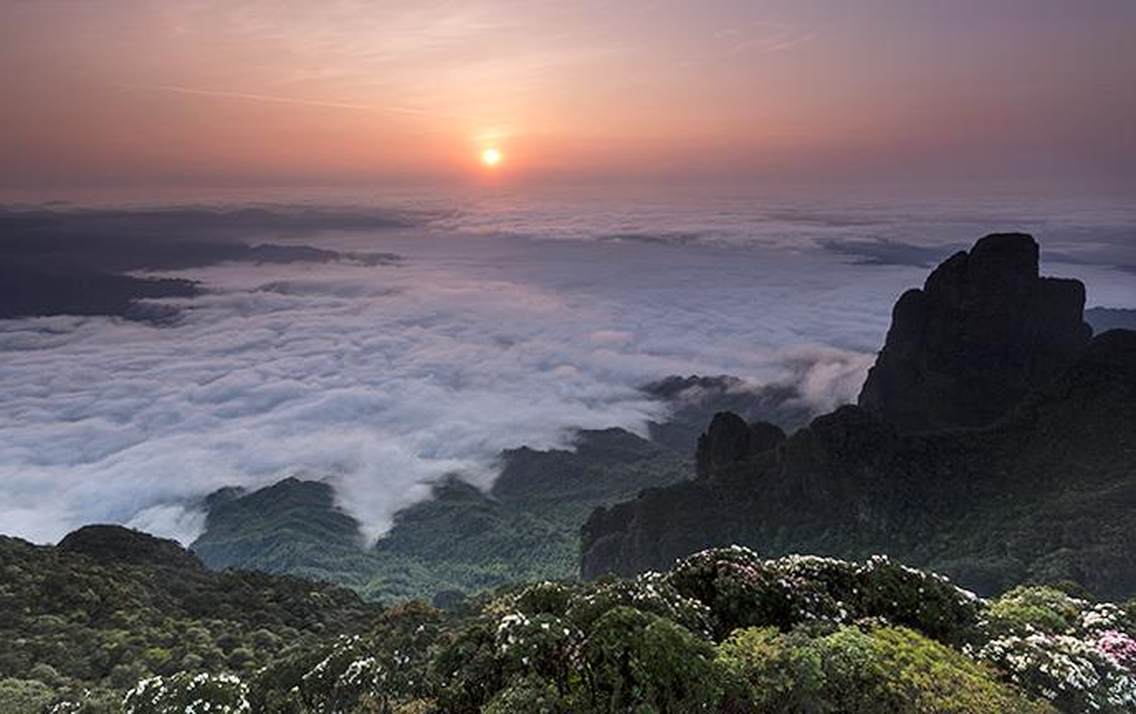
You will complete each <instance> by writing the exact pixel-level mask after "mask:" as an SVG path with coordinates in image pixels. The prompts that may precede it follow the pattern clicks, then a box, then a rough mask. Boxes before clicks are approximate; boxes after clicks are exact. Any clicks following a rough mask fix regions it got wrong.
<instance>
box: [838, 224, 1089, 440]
mask: <svg viewBox="0 0 1136 714" xmlns="http://www.w3.org/2000/svg"><path fill="white" fill-rule="evenodd" d="M1084 305H1085V287H1084V285H1083V284H1082V283H1081V282H1080V281H1078V280H1063V279H1057V278H1042V277H1039V275H1038V245H1037V243H1036V242H1035V241H1034V239H1033V238H1032V237H1030V236H1028V235H1025V234H1022V233H1000V234H993V235H988V236H986V237H985V238H982V239H981V240H979V241H978V242H977V243H975V245H974V247H973V248H972V249H971V250H970V252H969V253H968V252H966V251H961V252H959V253H956V254H955V255H953V256H951V257H950V258H949V259H947V260H946V261H944V262H943V263H942V264H941V265H939V267H937V268H936V269H935V270H934V272H932V273H931V275H930V277H928V278H927V281H926V283H925V284H924V286H923V289H922V290H919V289H913V290H909V291H907V292H906V293H904V294H903V296H902V297H900V299H899V301H898V302H897V303H896V305H895V309H894V310H893V312H892V324H891V328H890V329H889V330H888V335H887V342H886V343H885V344H884V348H883V350H882V351H881V352H880V354H879V357H878V358H877V360H876V364H875V366H874V367H872V369H871V371H870V372H869V373H868V379H867V381H866V382H865V384H864V388H863V390H862V391H861V393H860V399H859V403H860V406H861V407H863V408H864V409H866V410H868V411H870V412H872V413H874V414H876V415H878V416H879V417H881V418H883V419H885V420H886V421H888V422H890V423H892V424H893V425H895V426H896V428H898V429H900V430H903V431H908V432H914V431H928V430H933V429H939V428H949V427H977V426H984V425H987V424H990V423H992V422H994V421H995V420H997V419H998V418H1000V417H1002V416H1003V415H1004V414H1005V413H1006V412H1007V411H1008V410H1009V409H1010V408H1011V407H1012V406H1014V405H1015V404H1017V403H1018V402H1019V401H1021V399H1022V397H1024V396H1025V394H1026V393H1027V392H1029V391H1030V390H1031V389H1034V388H1036V387H1039V386H1041V385H1044V384H1046V383H1048V382H1050V381H1051V380H1053V379H1054V378H1055V377H1056V376H1057V375H1059V374H1060V373H1061V372H1062V371H1064V370H1065V369H1066V368H1068V367H1069V365H1070V364H1072V363H1073V361H1074V360H1075V359H1076V358H1077V356H1078V355H1080V354H1081V353H1082V352H1083V351H1084V349H1085V347H1086V345H1087V344H1088V342H1089V338H1090V337H1091V335H1092V329H1091V328H1090V327H1089V326H1088V325H1087V324H1086V323H1085V322H1084V319H1083V311H1084Z"/></svg>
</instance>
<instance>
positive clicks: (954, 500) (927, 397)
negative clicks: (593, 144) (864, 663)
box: [581, 235, 1136, 597]
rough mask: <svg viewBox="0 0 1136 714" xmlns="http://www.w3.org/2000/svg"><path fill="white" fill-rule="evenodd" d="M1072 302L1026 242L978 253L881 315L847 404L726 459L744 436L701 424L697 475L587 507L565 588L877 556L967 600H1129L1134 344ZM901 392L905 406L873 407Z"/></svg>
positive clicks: (1070, 285)
mask: <svg viewBox="0 0 1136 714" xmlns="http://www.w3.org/2000/svg"><path fill="white" fill-rule="evenodd" d="M1083 301H1084V289H1083V287H1082V286H1081V284H1080V283H1079V282H1077V281H1064V280H1054V279H1049V278H1039V277H1038V276H1037V246H1036V244H1035V243H1034V242H1033V240H1032V239H1031V238H1029V237H1028V236H1022V235H1002V236H990V237H987V238H985V239H983V240H981V241H979V243H978V244H977V245H976V246H975V248H974V249H973V250H972V251H970V253H969V254H967V253H961V254H959V255H957V256H955V257H953V258H951V259H950V260H948V261H946V262H945V263H944V264H943V265H941V266H940V267H939V268H938V269H936V271H935V273H934V274H933V275H932V276H931V278H929V279H928V281H927V285H926V287H925V288H924V289H923V290H920V291H912V292H909V293H907V294H906V295H905V296H904V297H903V298H902V299H901V300H900V302H899V304H897V306H896V311H895V312H896V315H895V318H894V324H893V326H892V330H891V332H890V333H889V336H888V344H887V346H886V347H885V349H884V351H883V353H881V356H880V360H879V362H877V365H876V367H875V368H874V370H873V376H872V379H871V380H870V383H869V384H868V385H866V386H865V389H864V395H863V396H862V398H861V404H862V405H861V406H845V407H842V408H840V409H837V410H836V411H835V412H833V413H831V414H826V415H823V416H820V417H817V418H816V419H814V420H813V421H812V422H811V423H810V424H809V425H808V426H807V427H805V428H803V429H800V430H798V431H797V432H796V433H794V434H793V435H791V436H789V437H788V438H787V439H785V440H784V441H783V442H781V443H780V444H779V445H778V446H777V448H774V449H769V450H765V451H763V452H760V453H755V454H753V453H751V454H749V455H748V456H741V457H739V455H744V454H745V453H746V452H747V448H746V447H745V446H743V445H744V444H747V443H748V441H747V439H748V438H749V437H748V434H747V431H748V426H747V425H746V424H745V422H744V420H742V419H741V418H738V417H736V416H732V415H731V416H722V417H721V418H718V419H715V421H716V422H718V423H717V424H713V425H711V428H710V430H709V431H708V432H707V434H706V438H705V439H704V442H703V448H702V449H701V453H700V456H701V458H700V462H701V464H702V469H700V472H701V473H702V474H708V475H709V478H699V479H695V480H691V481H686V482H683V483H679V484H676V485H673V486H669V487H666V488H656V489H649V490H647V491H644V492H643V493H641V494H640V495H639V496H638V497H637V498H636V499H634V500H632V501H627V502H624V503H620V504H616V505H614V506H611V507H607V508H600V509H597V510H596V511H594V512H593V513H592V515H591V517H590V518H589V519H588V522H587V523H586V524H585V526H584V528H583V530H582V539H583V548H582V558H581V574H582V575H583V576H584V577H586V578H592V577H597V576H599V575H602V574H604V573H616V574H620V575H631V574H634V573H638V572H643V571H646V570H660V569H665V568H667V567H669V566H670V564H671V563H673V562H674V560H675V559H676V558H680V557H683V556H686V555H688V554H690V553H693V552H696V551H698V550H701V549H703V548H707V547H713V546H720V545H728V544H731V543H740V544H743V545H748V546H750V547H753V548H755V549H757V550H758V551H759V552H761V553H763V554H765V555H768V556H777V555H783V554H787V553H816V554H824V555H833V556H839V557H845V558H854V559H855V558H864V557H867V556H869V555H871V554H873V553H888V554H890V555H892V556H893V557H896V558H900V559H903V560H906V561H908V562H910V563H913V564H916V565H920V566H926V567H931V568H933V569H935V570H938V571H940V572H945V573H947V574H949V575H951V576H952V577H954V578H955V579H956V580H958V581H959V582H960V583H961V584H962V585H964V586H966V587H970V588H972V589H975V590H977V591H979V592H981V593H985V594H990V593H995V592H998V591H1001V590H1004V589H1006V588H1008V587H1011V586H1013V585H1015V584H1018V583H1021V582H1027V581H1034V582H1056V581H1059V580H1071V581H1075V582H1078V583H1080V584H1081V585H1083V586H1085V587H1087V588H1088V589H1089V590H1091V591H1093V592H1095V593H1096V594H1097V595H1100V596H1104V597H1130V596H1131V595H1132V594H1134V593H1136V541H1134V540H1133V539H1132V538H1130V537H1129V535H1128V534H1129V533H1130V532H1132V531H1133V530H1136V332H1133V331H1128V330H1113V331H1109V332H1106V333H1104V334H1101V335H1098V336H1097V337H1095V338H1092V339H1091V340H1090V339H1089V334H1090V333H1089V330H1088V328H1087V326H1085V325H1084V324H1083V322H1082V320H1081V314H1082V306H1083ZM901 388H902V389H910V390H912V392H911V395H913V396H909V395H905V394H901V393H896V392H893V391H889V390H896V389H901ZM984 390H985V391H984ZM936 427H950V428H936ZM958 427H969V428H958Z"/></svg>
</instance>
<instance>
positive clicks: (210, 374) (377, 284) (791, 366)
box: [0, 203, 1136, 542]
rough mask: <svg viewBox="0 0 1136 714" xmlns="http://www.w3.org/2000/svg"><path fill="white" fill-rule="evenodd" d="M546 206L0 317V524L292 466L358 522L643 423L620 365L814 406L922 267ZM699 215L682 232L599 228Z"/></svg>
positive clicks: (802, 226) (189, 518)
mask: <svg viewBox="0 0 1136 714" xmlns="http://www.w3.org/2000/svg"><path fill="white" fill-rule="evenodd" d="M554 208H555V210H552V209H551V208H548V209H546V208H542V207H541V206H539V205H532V204H529V205H525V206H522V207H521V208H519V209H509V210H514V211H515V212H514V213H512V214H510V213H509V212H508V210H498V211H496V213H495V212H494V210H495V209H494V207H493V206H492V205H491V204H490V205H481V204H479V205H477V206H474V207H472V208H463V209H462V210H460V211H457V210H455V211H441V212H438V213H436V214H433V217H431V218H429V219H427V220H425V221H423V222H422V223H421V225H420V226H418V227H408V228H402V229H387V228H379V227H373V226H372V227H367V226H359V227H355V228H352V229H348V228H346V227H345V228H343V229H341V230H337V231H335V232H327V231H314V232H312V233H310V234H308V233H302V232H298V233H297V235H296V237H297V238H300V237H302V239H303V240H304V241H305V242H306V243H311V244H313V245H316V246H317V247H319V248H320V249H325V250H331V251H336V252H337V253H351V252H367V253H384V254H385V253H391V254H397V255H399V256H402V260H401V261H399V262H398V264H397V265H386V264H364V263H361V262H352V261H331V262H308V263H263V264H257V263H233V262H226V263H221V264H216V265H206V266H200V267H194V268H192V269H185V270H177V271H171V272H170V273H169V275H171V276H175V277H179V278H184V279H189V280H196V281H198V282H199V285H201V286H202V289H203V291H202V293H201V294H199V295H197V296H196V297H192V298H172V299H169V300H164V301H162V303H163V304H169V305H171V306H173V307H176V308H180V309H182V310H183V317H182V319H181V321H180V322H179V323H178V324H177V326H175V327H171V328H164V329H155V328H153V327H148V326H146V325H142V324H138V323H132V322H129V321H123V320H118V319H112V318H102V317H94V318H77V317H70V316H60V317H51V318H36V319H26V320H12V321H0V353H2V355H3V359H2V360H0V434H2V435H3V438H2V439H0V523H3V524H4V526H3V529H4V531H5V532H6V533H11V534H15V535H20V536H23V537H28V538H31V539H34V540H37V541H51V540H55V539H57V538H59V537H60V536H62V535H63V534H64V533H66V532H67V531H68V530H70V529H71V528H74V527H76V526H78V525H81V524H83V523H88V522H95V521H98V522H120V523H131V524H134V525H137V526H139V527H144V528H146V529H150V530H154V531H156V532H158V533H159V534H161V535H167V536H174V537H177V538H179V539H181V540H183V542H184V541H187V540H189V539H191V538H192V537H193V536H194V534H195V532H196V531H197V529H199V528H200V525H201V520H200V510H199V508H198V504H199V503H200V498H201V497H202V496H203V495H205V494H207V493H209V492H210V491H212V490H214V489H217V488H220V487H222V486H228V485H236V484H239V485H244V486H247V487H256V486H260V485H265V484H267V483H270V482H273V481H275V480H277V479H279V478H281V477H283V476H286V475H291V474H296V473H306V474H310V475H312V476H314V477H326V478H328V479H330V481H331V482H332V483H333V484H334V485H335V487H336V492H337V496H338V498H339V499H340V501H341V503H342V505H343V506H344V507H345V508H347V509H348V510H349V511H350V512H351V513H352V514H354V515H355V516H357V517H358V518H359V519H360V521H361V522H362V523H363V524H364V527H365V529H366V531H367V534H368V535H369V536H370V537H374V536H376V535H378V534H379V533H381V532H382V531H383V530H384V529H386V528H387V527H389V525H390V522H391V517H392V515H393V514H394V513H395V512H396V511H397V510H398V509H399V508H402V507H404V506H406V505H408V504H410V503H413V502H415V501H418V500H421V499H423V498H427V497H428V495H429V484H430V483H431V482H433V481H435V480H437V479H439V478H442V477H443V476H444V475H446V474H450V473H455V472H457V473H461V474H462V475H463V477H465V478H467V479H469V480H470V481H472V482H474V483H477V484H480V485H486V484H489V483H491V482H492V480H493V478H495V476H496V471H495V464H496V462H497V455H498V453H499V452H500V450H501V449H504V448H513V447H517V446H520V445H523V444H527V445H529V446H532V447H534V448H548V447H570V446H571V444H572V439H573V432H574V430H575V429H578V428H604V427H609V426H623V427H626V428H629V429H633V430H637V431H640V432H644V431H645V430H646V427H647V424H648V422H649V421H651V420H659V419H661V418H663V417H665V410H666V409H667V407H666V405H665V403H663V402H660V401H658V400H655V399H651V398H650V397H649V396H648V395H646V394H644V393H643V392H642V391H640V389H639V387H640V385H643V384H646V383H649V382H651V381H653V380H658V379H660V378H663V377H666V376H667V375H671V374H733V375H737V376H739V377H741V378H742V379H743V380H744V381H745V383H746V384H747V385H793V386H794V387H795V389H796V393H797V394H799V395H800V397H799V398H800V399H801V400H803V401H804V402H805V403H806V404H807V405H808V406H809V408H810V409H812V410H813V411H815V412H820V411H824V410H827V409H830V408H832V407H833V406H835V405H836V404H838V403H841V402H846V401H851V400H852V399H854V397H855V394H856V392H857V391H858V388H859V384H860V382H861V381H862V379H863V375H864V372H865V370H866V367H867V365H868V364H869V363H870V362H871V359H872V355H873V354H874V352H875V350H876V349H878V347H879V345H880V344H881V342H882V339H883V335H884V332H885V330H886V328H887V324H888V320H889V316H890V311H891V305H892V303H893V301H894V300H895V298H896V296H897V295H898V294H899V293H900V292H902V290H903V289H905V288H906V287H909V286H911V285H918V284H920V283H921V282H922V280H923V277H924V276H925V272H926V271H925V270H924V269H923V268H917V267H914V266H911V265H855V264H853V265H849V264H846V263H845V262H844V261H842V260H840V259H839V258H838V256H834V255H832V254H831V252H830V251H828V250H823V249H821V250H817V249H816V247H815V246H816V245H817V244H816V243H815V242H814V241H813V240H812V239H811V237H812V238H815V237H817V232H818V231H819V232H821V235H822V236H824V235H826V233H825V232H827V231H845V232H851V233H852V235H849V236H848V237H849V238H861V237H862V236H859V235H856V234H855V232H856V231H858V230H860V229H859V228H857V227H854V226H844V227H841V228H836V227H821V226H817V225H815V224H812V223H808V224H806V223H796V224H787V223H786V221H785V220H784V219H783V218H782V219H779V220H777V221H767V222H766V223H761V219H759V218H756V217H754V216H757V215H758V214H759V213H760V210H759V209H756V208H755V209H752V211H751V209H750V208H749V207H747V206H743V207H741V208H739V209H737V210H735V211H733V212H732V213H731V214H730V215H731V216H732V218H730V221H732V222H729V221H727V220H726V219H723V218H721V216H722V215H725V214H724V212H716V213H714V214H712V215H710V214H704V216H708V217H704V218H703V219H702V220H701V221H700V220H699V219H698V217H697V215H695V214H694V213H686V212H684V209H683V208H682V207H681V206H676V207H672V208H668V209H666V210H663V209H659V208H658V207H654V208H651V209H649V210H648V209H644V208H642V207H640V206H637V205H635V204H632V205H629V206H624V207H618V206H617V207H614V208H612V209H611V210H610V211H609V210H607V209H606V208H604V204H602V203H600V204H595V205H593V212H592V213H588V214H586V213H584V212H581V211H578V210H575V209H573V208H572V207H571V206H570V205H569V206H567V207H565V206H564V205H558V206H555V207H554ZM542 211H543V213H542ZM349 215H350V213H349ZM141 220H143V221H145V220H150V219H148V218H143V219H141ZM161 220H163V221H165V220H167V218H162V219H161ZM274 220H275V219H274ZM312 220H313V222H315V223H316V224H317V225H318V221H315V219H312ZM922 220H923V221H924V224H925V225H927V224H930V223H933V221H932V220H931V219H930V218H927V217H924V218H923V219H922ZM700 222H702V223H706V224H709V225H708V226H706V228H705V235H708V236H710V237H708V238H707V239H706V240H705V241H701V240H700V241H695V242H690V243H655V242H643V241H604V240H600V239H599V238H600V237H601V236H606V235H613V234H617V233H620V232H626V231H628V230H633V231H634V232H637V233H648V234H658V233H664V232H665V231H664V230H660V229H661V228H665V229H666V230H675V231H680V232H684V233H685V232H686V231H687V228H688V227H693V226H695V225H696V224H698V223H700ZM880 223H881V225H882V224H883V221H881V222H880ZM952 225H953V224H952ZM109 230H110V229H109V228H108V231H109ZM873 230H875V229H873ZM954 230H957V227H954V228H952V227H947V228H943V227H942V226H938V227H937V228H932V229H929V230H928V233H929V234H930V235H932V236H935V240H936V241H942V238H941V236H942V235H944V234H950V233H951V232H952V231H954ZM127 233H128V235H138V236H139V240H141V237H140V236H142V235H143V234H144V232H143V231H135V232H132V231H127ZM889 237H892V236H889ZM973 237H977V236H976V235H975V236H973ZM895 239H897V240H898V237H895ZM929 243H933V241H929ZM1093 275H1094V276H1095V277H1099V281H1100V283H1099V285H1100V288H1099V289H1101V290H1105V291H1111V294H1114V295H1120V294H1121V293H1122V291H1123V290H1125V289H1126V288H1125V287H1124V286H1125V282H1124V281H1115V282H1113V283H1109V282H1108V280H1109V277H1108V276H1109V275H1112V276H1113V278H1114V279H1115V277H1116V271H1107V270H1102V271H1101V272H1100V273H1099V274H1098V273H1093ZM1096 285H1097V283H1095V282H1094V283H1091V287H1093V286H1096ZM1127 289H1128V290H1129V291H1130V290H1131V288H1130V287H1129V288H1127ZM1113 304H1114V305H1116V306H1118V307H1124V306H1131V305H1134V304H1136V298H1134V299H1133V300H1131V301H1128V302H1127V303H1126V302H1125V301H1123V300H1119V299H1118V300H1116V301H1114V302H1113Z"/></svg>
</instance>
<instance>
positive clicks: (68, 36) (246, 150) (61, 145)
mask: <svg viewBox="0 0 1136 714" xmlns="http://www.w3.org/2000/svg"><path fill="white" fill-rule="evenodd" d="M1134 35H1136V3H1134V2H1130V1H1129V0H1093V1H1092V2H1078V1H1076V0H1067V1H1064V2H1057V1H1051V0H982V1H978V0H958V1H957V2H950V3H943V2H934V1H931V0H926V1H921V0H895V1H894V2H885V1H883V0H864V1H862V2H845V1H844V0H832V1H831V2H819V1H818V2H808V1H797V2H760V1H758V0H752V1H749V2H713V1H703V2H665V1H659V2H634V1H633V0H625V1H624V2H580V3H565V2H506V1H504V0H491V1H487V2H433V1H431V0H416V1H409V2H401V1H395V0H387V1H386V2H363V1H361V0H360V1H352V0H340V1H331V2H318V3H317V2H303V3H301V2H295V3H288V2H229V1H224V2H222V1H216V2H167V3H160V2H134V1H129V0H122V1H119V2H100V3H95V2H90V3H79V2H48V1H47V0H44V1H42V2H8V3H5V4H3V6H2V7H0V70H2V71H0V91H2V96H3V98H4V101H3V106H2V107H0V158H2V162H0V185H4V186H9V187H12V186H16V187H25V188H26V187H35V186H40V185H42V186H46V187H52V186H72V185H76V186H84V185H88V186H89V185H96V186H98V185H133V184H139V185H147V184H155V183H170V184H178V183H187V184H188V183H192V184H218V185H221V184H259V183H264V184H271V183H293V184H300V183H327V182H367V181H379V180H388V179H395V180H398V179H419V178H454V177H457V178H463V177H470V178H476V177H479V176H482V175H483V174H485V169H484V167H482V166H481V165H480V163H479V160H478V158H479V155H480V153H481V151H482V150H483V149H484V148H486V147H488V146H493V147H497V148H499V149H500V150H501V151H502V152H503V154H504V156H505V160H504V161H503V162H502V164H501V165H500V166H499V167H498V168H497V169H496V170H495V171H496V172H497V173H499V174H500V175H501V176H502V177H503V178H507V179H522V178H531V179H532V180H538V179H542V178H564V177H567V178H573V177H576V178H588V179H593V178H603V177H628V176H631V177H647V176H651V177H655V176H665V177H680V178H681V177H684V176H692V177H703V176H726V177H740V176H747V177H754V178H758V179H779V178H785V179H789V178H791V179H806V180H807V179H820V178H824V177H838V178H840V177H846V178H847V179H849V180H853V179H857V180H859V179H863V178H866V177H889V178H899V179H904V178H908V177H911V178H912V179H913V180H915V179H933V178H963V179H965V178H968V177H996V178H1005V177H1018V176H1021V177H1032V178H1053V179H1055V180H1066V181H1069V182H1077V181H1094V182H1099V183H1102V184H1103V185H1108V184H1110V183H1112V184H1115V185H1130V183H1131V182H1132V180H1133V179H1134V178H1136V168H1134V167H1136V135H1134V131H1136V130H1134V129H1133V127H1134V126H1136V71H1134V70H1133V68H1134V67H1136V43H1134V42H1132V37H1133V36H1134Z"/></svg>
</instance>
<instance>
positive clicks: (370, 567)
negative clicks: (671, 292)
mask: <svg viewBox="0 0 1136 714" xmlns="http://www.w3.org/2000/svg"><path fill="white" fill-rule="evenodd" d="M692 446H693V438H692V440H691V444H690V445H687V446H686V447H684V451H683V453H682V454H679V453H676V452H674V451H671V450H669V449H666V448H663V447H661V446H659V445H657V444H653V443H652V442H649V441H647V440H645V439H641V438H639V437H637V436H635V435H634V434H631V433H630V432H627V431H624V430H622V429H608V430H603V431H582V432H580V433H579V435H578V443H577V448H576V450H575V451H567V450H556V449H554V450H549V451H536V450H533V449H528V448H521V449H514V450H511V451H506V452H503V453H502V464H503V473H502V475H501V477H500V478H499V479H498V480H497V481H496V483H495V484H494V486H493V488H492V490H491V491H490V492H489V493H484V492H482V491H481V490H479V489H477V488H476V487H474V486H472V485H470V484H468V483H465V482H463V481H460V480H458V479H456V478H453V479H448V480H443V481H441V482H439V483H437V484H435V486H434V489H433V494H432V498H431V499H429V500H426V501H423V502H421V503H417V504H415V505H413V506H410V507H408V508H406V509H404V510H402V511H400V512H399V513H397V514H396V515H395V521H394V524H393V526H392V527H391V529H390V530H389V531H388V532H387V533H386V534H384V536H383V537H382V538H381V539H379V541H378V542H377V543H376V544H375V545H374V547H372V548H366V547H365V545H364V543H363V540H364V539H363V535H362V532H361V529H360V524H359V523H358V522H357V521H356V520H355V519H354V518H352V517H351V516H350V515H349V514H347V513H345V512H344V511H343V510H342V509H340V508H339V507H338V506H337V505H336V503H335V497H334V491H333V489H332V487H331V485H330V484H328V483H325V482H316V481H301V480H297V479H295V478H288V479H284V480H282V481H280V482H278V483H276V484H273V485H271V486H268V487H266V488H262V489H260V490H257V491H253V492H251V493H244V492H241V491H239V490H237V489H222V490H220V491H218V492H216V493H214V494H213V495H212V496H210V497H209V499H207V504H206V505H207V506H208V509H209V513H208V517H207V521H206V528H205V532H204V533H202V535H201V536H200V537H199V538H198V539H197V540H196V541H195V542H194V543H193V546H192V547H193V549H194V550H195V551H196V552H197V553H198V555H199V556H200V557H201V558H202V560H203V561H204V562H205V563H206V564H207V565H208V566H209V567H210V568H214V569H223V568H227V567H237V568H245V569H250V570H260V571H264V572H269V573H281V574H283V573H288V574H293V575H299V576H302V577H309V578H317V579H321V580H327V581H330V582H335V583H338V584H341V585H344V586H346V587H350V588H353V589H355V590H356V591H357V592H359V593H360V594H361V595H362V596H363V597H364V598H366V599H369V600H381V599H393V598H399V599H406V598H431V597H433V596H434V595H435V594H437V593H441V592H444V593H446V597H447V598H448V599H450V600H452V599H454V596H455V595H460V594H461V593H477V592H481V591H487V590H491V589H493V588H497V587H501V586H503V585H506V584H509V583H516V582H523V581H531V580H540V579H545V578H570V577H575V575H576V573H577V571H578V560H579V550H580V527H581V526H582V525H583V524H584V522H585V521H586V520H587V517H588V514H589V513H591V511H592V510H593V509H595V508H596V507H598V506H603V505H607V504H610V503H614V502H616V501H619V500H623V499H627V498H631V497H633V496H634V495H635V494H636V493H638V492H639V491H640V490H642V489H644V488H648V487H652V486H662V485H666V484H669V483H673V482H675V481H678V480H680V479H684V478H686V477H687V476H688V473H689V467H690V464H689V459H688V457H687V456H686V455H685V453H686V450H687V449H690V448H692Z"/></svg>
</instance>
